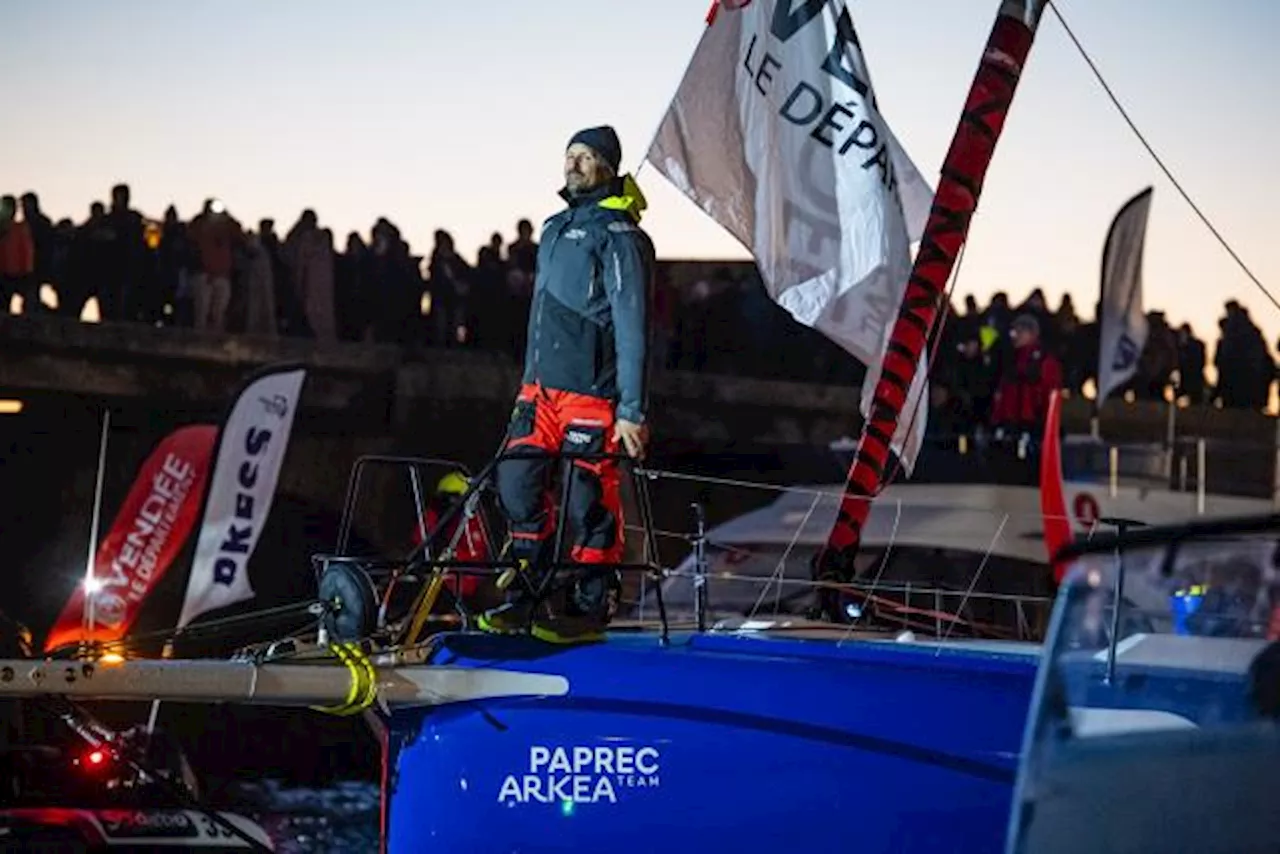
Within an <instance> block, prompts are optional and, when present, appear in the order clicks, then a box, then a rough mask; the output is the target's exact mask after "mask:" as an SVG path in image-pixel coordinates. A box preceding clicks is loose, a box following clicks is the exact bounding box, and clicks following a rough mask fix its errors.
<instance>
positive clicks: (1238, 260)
mask: <svg viewBox="0 0 1280 854" xmlns="http://www.w3.org/2000/svg"><path fill="white" fill-rule="evenodd" d="M1047 5H1048V6H1049V8H1050V9H1052V10H1053V16H1054V17H1055V18H1057V19H1058V23H1060V24H1062V29H1063V30H1064V31H1065V32H1066V34H1067V37H1068V38H1069V39H1071V43H1072V44H1074V45H1075V48H1076V50H1077V51H1079V53H1080V56H1081V58H1083V59H1084V61H1085V63H1087V64H1088V66H1089V70H1091V71H1092V72H1093V76H1094V77H1095V78H1096V79H1097V81H1098V85H1100V86H1101V87H1102V90H1103V91H1104V92H1106V93H1107V97H1108V98H1110V99H1111V103H1112V104H1113V105H1114V106H1115V108H1116V110H1117V111H1118V112H1119V113H1120V117H1121V118H1123V119H1124V120H1125V123H1126V124H1128V125H1129V129H1130V130H1132V131H1133V133H1134V136H1136V137H1137V138H1138V142H1140V143H1142V147H1143V148H1145V149H1146V150H1147V154H1150V155H1151V159H1152V160H1154V161H1155V163H1156V166H1158V167H1160V171H1161V172H1163V173H1164V176H1165V177H1166V178H1168V179H1169V183H1171V184H1173V188H1174V189H1175V190H1177V191H1178V194H1179V195H1181V196H1182V198H1183V200H1184V201H1185V202H1186V203H1187V204H1188V205H1190V206H1191V210H1193V211H1195V214H1196V216H1197V217H1199V218H1200V221H1201V222H1202V223H1204V225H1205V228H1207V229H1209V232H1210V233H1211V234H1212V235H1213V236H1214V237H1216V238H1217V239H1218V242H1219V243H1221V244H1222V248H1223V249H1225V250H1227V254H1228V255H1230V256H1231V259H1232V260H1233V261H1235V262H1236V264H1237V265H1238V266H1239V267H1240V269H1241V270H1243V271H1244V274H1245V275H1246V276H1248V277H1249V280H1250V281H1251V282H1253V283H1254V284H1255V285H1257V287H1258V290H1260V291H1262V293H1263V295H1264V296H1265V297H1266V298H1267V299H1269V300H1270V301H1271V304H1272V305H1273V306H1275V307H1276V308H1277V309H1280V300H1277V299H1276V297H1275V296H1274V295H1273V294H1272V293H1271V291H1269V290H1267V287H1266V285H1264V284H1262V282H1261V281H1260V280H1259V279H1258V277H1257V276H1255V275H1254V274H1253V271H1252V270H1250V269H1249V267H1248V265H1247V264H1245V263H1244V261H1243V260H1242V259H1241V258H1240V256H1239V255H1237V254H1236V251H1235V250H1234V249H1232V248H1231V244H1229V243H1227V239H1226V238H1225V237H1223V236H1222V234H1221V232H1219V231H1218V229H1217V228H1216V227H1214V224H1213V222H1212V221H1210V219H1209V217H1208V216H1206V215H1205V213H1204V211H1202V210H1200V206H1199V205H1197V204H1196V203H1195V202H1194V201H1192V199H1191V196H1190V195H1189V194H1188V193H1187V191H1186V190H1184V189H1183V188H1182V184H1180V183H1178V179H1177V178H1175V177H1174V176H1173V172H1171V171H1170V170H1169V167H1168V166H1165V165H1164V161H1163V160H1161V159H1160V155H1158V154H1156V152H1155V149H1154V148H1152V147H1151V143H1149V142H1147V138H1146V136H1145V135H1143V133H1142V131H1141V130H1139V129H1138V126H1137V125H1136V124H1135V123H1134V121H1133V119H1132V118H1130V117H1129V112H1128V111H1127V110H1126V109H1125V108H1124V105H1123V104H1121V103H1120V99H1119V98H1118V97H1116V93H1115V92H1114V91H1112V89H1111V86H1109V85H1108V84H1107V81H1106V78H1104V77H1103V76H1102V72H1101V71H1099V70H1098V66H1097V65H1096V64H1094V61H1093V58H1092V57H1091V56H1090V55H1089V52H1088V51H1087V50H1085V49H1084V45H1082V44H1081V43H1080V40H1079V39H1078V38H1076V34H1075V33H1074V32H1073V31H1072V29H1071V27H1070V26H1069V25H1068V24H1067V21H1066V19H1065V18H1063V17H1062V12H1061V11H1060V10H1059V9H1058V4H1057V3H1055V2H1054V0H1048V2H1047Z"/></svg>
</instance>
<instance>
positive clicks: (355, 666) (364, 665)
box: [311, 641, 378, 717]
mask: <svg viewBox="0 0 1280 854" xmlns="http://www.w3.org/2000/svg"><path fill="white" fill-rule="evenodd" d="M328 648H329V651H330V652H332V653H333V654H334V655H335V656H336V657H337V659H338V661H340V662H342V663H343V664H344V665H346V668H347V670H348V671H349V672H350V674H351V686H350V687H349V688H348V689H347V698H346V699H345V700H344V701H343V702H341V703H339V704H338V705H336V706H312V707H311V708H312V709H314V710H315V711H317V712H324V713H325V714H327V715H339V716H342V717H346V716H349V715H358V714H360V712H363V711H364V710H365V709H367V708H369V707H370V706H372V705H373V704H374V702H376V701H377V699H378V669H377V668H376V667H374V666H373V662H372V661H370V660H369V656H367V655H365V654H364V650H363V649H361V648H360V644H359V643H358V642H356V641H345V642H343V643H331V644H329V645H328Z"/></svg>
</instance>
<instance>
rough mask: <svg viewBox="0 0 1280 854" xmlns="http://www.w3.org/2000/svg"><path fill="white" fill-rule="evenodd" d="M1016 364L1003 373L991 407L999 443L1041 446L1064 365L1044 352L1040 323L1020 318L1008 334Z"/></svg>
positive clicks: (1024, 317)
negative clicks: (1025, 441) (1052, 394)
mask: <svg viewBox="0 0 1280 854" xmlns="http://www.w3.org/2000/svg"><path fill="white" fill-rule="evenodd" d="M1009 332H1010V335H1011V336H1012V338H1013V358H1012V361H1013V363H1012V364H1011V365H1009V366H1008V367H1007V368H1006V370H1005V371H1004V376H1003V378H1002V379H1001V380H1000V385H999V386H998V387H997V388H996V394H995V398H994V400H993V401H992V406H991V427H992V429H993V431H994V432H995V436H996V440H997V441H1000V440H1002V439H1015V440H1016V439H1019V438H1020V437H1022V436H1024V435H1025V436H1026V437H1027V438H1028V439H1029V440H1030V441H1031V443H1033V444H1034V443H1035V442H1038V441H1039V439H1040V435H1041V434H1042V433H1043V432H1044V422H1045V417H1046V416H1047V415H1048V412H1049V393H1050V392H1052V391H1053V390H1054V389H1058V388H1062V363H1061V362H1059V361H1058V358H1057V357H1056V356H1054V355H1053V354H1052V353H1050V352H1049V351H1048V350H1047V349H1045V346H1044V342H1043V341H1042V340H1041V338H1040V322H1039V321H1038V320H1036V319H1035V318H1034V317H1033V316H1031V315H1029V314H1021V315H1018V317H1017V318H1016V319H1015V320H1014V321H1013V326H1012V327H1011V328H1010V330H1009Z"/></svg>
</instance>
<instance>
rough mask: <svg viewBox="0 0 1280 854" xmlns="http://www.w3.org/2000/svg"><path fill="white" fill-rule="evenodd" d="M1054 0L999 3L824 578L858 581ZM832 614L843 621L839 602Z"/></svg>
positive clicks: (820, 564)
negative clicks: (893, 447)
mask: <svg viewBox="0 0 1280 854" xmlns="http://www.w3.org/2000/svg"><path fill="white" fill-rule="evenodd" d="M1045 2H1046V0H1000V7H999V12H998V14H997V15H996V20H995V23H994V25H993V26H992V28H991V34H990V35H989V36H988V38H987V44H986V47H985V48H984V49H983V52H982V60H981V62H980V63H979V65H978V70H977V72H976V74H975V75H974V79H973V83H972V85H971V87H970V89H969V95H968V98H967V99H966V101H965V106H964V110H963V112H962V113H961V115H960V121H959V124H958V126H957V128H956V131H955V134H954V136H953V138H952V140H951V148H950V149H949V150H948V151H947V156H946V159H945V161H944V162H943V166H942V170H941V176H940V180H939V182H938V189H937V192H936V193H935V194H934V200H933V208H932V210H931V211H930V212H929V221H928V225H927V226H926V227H925V232H924V236H923V237H922V238H921V241H920V249H919V251H918V252H917V253H916V258H915V263H914V264H913V266H912V270H911V277H910V279H909V280H908V282H907V289H906V293H905V294H904V295H903V299H902V303H901V305H900V307H899V309H898V317H897V320H896V322H895V323H894V327H893V336H892V339H891V341H890V344H889V347H888V350H887V352H886V354H885V358H884V363H883V367H882V371H883V372H882V374H881V377H880V380H879V382H878V383H877V384H876V387H875V397H874V399H873V401H872V403H871V408H870V412H869V413H868V417H867V418H866V420H865V421H864V422H863V426H862V436H861V439H860V440H859V442H858V449H857V452H856V454H855V456H854V461H853V465H852V467H851V468H850V469H849V476H848V480H847V483H846V485H845V494H844V497H843V499H842V500H841V505H840V511H839V513H838V514H837V517H836V522H835V525H834V526H833V527H832V529H831V533H830V535H829V536H828V538H827V543H826V545H825V547H824V548H823V549H822V552H821V553H820V554H819V555H818V559H817V564H816V566H815V569H816V571H817V575H818V577H819V578H820V579H823V580H831V581H848V580H849V579H851V578H852V577H853V572H854V558H855V557H856V555H857V551H858V545H859V542H860V538H861V531H862V525H863V523H865V522H866V519H867V514H868V513H869V512H870V508H871V499H872V497H873V496H875V495H876V493H877V492H878V491H879V488H880V485H881V482H882V480H883V478H884V473H885V472H886V470H887V468H888V464H889V450H890V447H889V446H890V442H891V440H892V437H893V435H894V433H895V432H896V430H897V426H898V419H899V416H900V415H901V413H902V409H903V407H904V406H905V404H906V403H907V397H908V392H909V390H910V389H911V385H912V381H913V380H914V378H915V373H916V368H917V365H918V364H919V361H920V356H921V354H922V352H923V350H924V347H925V346H926V345H927V343H928V341H929V339H930V337H931V334H932V332H933V329H934V326H935V325H936V321H937V319H938V314H939V307H940V306H941V305H942V304H943V302H944V301H945V295H944V289H945V287H946V283H947V281H948V279H949V278H950V277H951V272H952V270H953V269H954V268H955V263H956V256H957V254H958V253H959V251H960V248H961V247H962V246H963V245H964V241H965V238H966V237H967V235H968V232H969V223H970V220H971V218H972V216H973V213H974V211H975V210H976V208H977V206H978V198H979V196H980V195H981V193H982V183H983V180H984V178H985V177H986V172H987V167H988V166H989V165H990V163H991V158H992V156H993V155H994V153H995V146H996V142H997V141H998V140H999V138H1000V133H1001V131H1002V130H1003V128H1004V123H1005V119H1006V117H1007V116H1008V113H1009V106H1010V104H1012V102H1013V96H1014V93H1015V91H1016V90H1017V86H1018V81H1019V79H1020V78H1021V76H1022V70H1023V67H1024V65H1025V63H1026V58H1027V54H1028V53H1029V52H1030V50H1031V44H1032V42H1033V41H1034V40H1035V34H1036V29H1037V28H1038V27H1039V24H1040V18H1041V14H1042V13H1043V12H1044V6H1045ZM823 599H824V600H825V601H824V602H823V610H824V611H825V612H826V613H827V615H828V617H829V618H831V619H835V620H842V617H841V616H840V609H839V608H838V606H837V603H836V601H835V597H834V596H830V595H827V596H824V597H823Z"/></svg>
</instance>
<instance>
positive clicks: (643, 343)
mask: <svg viewBox="0 0 1280 854" xmlns="http://www.w3.org/2000/svg"><path fill="white" fill-rule="evenodd" d="M621 161H622V144H621V143H620V142H619V140H618V135H617V133H616V132H615V131H614V129H613V128H611V127H608V126H607V125H606V126H600V127H590V128H586V129H585V130H581V131H579V132H578V133H576V134H574V135H573V136H572V137H571V138H570V139H569V142H568V145H567V146H566V148H565V153H564V179H565V183H564V187H563V188H562V189H561V190H560V196H561V198H563V199H564V201H565V203H566V207H565V208H564V209H563V210H561V211H559V212H557V213H555V214H553V215H552V216H551V217H550V218H549V219H547V221H546V222H545V223H543V225H542V233H541V238H540V243H539V246H538V255H537V265H536V271H535V276H534V286H533V301H532V305H531V308H530V311H529V324H528V339H527V340H528V345H527V347H526V349H525V361H524V374H523V377H522V380H521V386H520V390H519V392H518V394H517V396H516V402H515V407H514V409H513V411H512V416H511V420H510V423H509V426H508V434H507V440H506V445H505V450H506V454H507V456H506V458H504V459H503V460H502V461H501V462H500V463H499V464H498V467H497V471H496V482H497V491H498V497H499V502H500V504H501V506H502V509H503V512H504V513H505V514H506V516H507V517H508V520H509V522H510V528H511V537H512V554H511V557H512V558H513V559H515V560H516V561H520V562H525V563H526V564H527V565H528V567H529V568H530V569H531V570H532V572H533V573H534V574H535V577H538V576H539V574H540V573H541V572H543V571H544V569H545V566H546V564H547V563H548V562H549V561H550V559H551V555H550V554H549V552H550V551H551V548H550V545H551V544H552V543H553V542H554V540H553V539H552V534H553V528H554V524H555V523H554V521H553V512H554V507H555V505H556V502H557V500H558V499H557V497H556V496H558V494H559V493H558V492H552V491H550V490H549V488H548V486H549V484H548V476H549V475H550V474H551V473H552V472H554V471H559V470H560V469H561V466H559V465H556V457H555V455H556V454H558V453H561V452H574V453H579V454H588V455H589V454H618V453H620V452H625V453H626V454H628V455H630V456H631V457H633V458H640V457H642V456H643V455H644V452H645V445H646V444H647V441H648V412H647V404H648V386H649V377H648V364H649V338H650V314H649V304H650V299H651V294H652V291H653V279H654V266H655V257H654V249H653V244H652V242H651V240H650V239H649V236H648V235H647V234H646V233H645V232H644V231H643V230H642V229H641V228H640V216H641V212H642V211H643V210H644V208H645V199H644V195H643V194H642V193H641V192H640V188H639V187H638V186H637V185H636V183H635V180H634V179H633V178H631V176H629V175H622V174H621V172H620V167H621ZM572 478H573V483H572V485H571V488H570V492H569V506H568V507H567V509H566V515H567V518H566V519H565V520H563V521H564V522H565V524H568V525H569V531H566V533H572V537H573V539H572V540H566V542H570V543H571V544H572V545H571V551H570V553H569V554H568V555H564V556H561V560H565V559H568V560H570V561H572V562H574V563H576V564H582V565H584V566H587V567H590V566H592V565H600V564H615V563H620V562H621V559H622V551H623V518H622V501H621V481H620V476H619V471H618V465H617V460H616V458H614V459H599V458H597V459H589V458H588V459H575V460H574V461H573V463H572ZM618 588H619V584H618V577H617V573H616V571H608V570H596V571H591V570H589V569H588V570H585V571H580V572H578V573H576V580H575V582H574V583H573V585H572V586H571V588H570V590H569V591H568V592H567V593H566V594H565V595H564V596H559V597H552V599H551V601H548V602H547V603H545V604H544V606H543V607H540V608H539V609H538V613H534V609H533V607H532V605H531V603H530V602H529V601H528V599H527V598H526V597H524V596H523V595H521V594H520V593H519V592H516V593H513V595H512V597H511V598H510V600H509V601H508V602H506V603H504V604H503V605H502V606H500V607H499V608H496V609H493V610H491V611H490V612H487V613H486V614H485V615H484V616H483V617H482V618H481V620H480V621H479V625H480V627H481V628H482V629H486V630H488V631H494V632H511V631H523V630H524V629H525V628H526V627H529V626H530V625H532V630H533V632H534V634H535V635H537V636H539V637H542V638H544V639H545V640H550V641H557V640H574V639H580V638H585V637H587V636H591V635H595V634H598V633H599V632H600V631H602V630H603V628H604V626H605V625H606V624H607V623H608V621H609V619H610V617H611V616H612V611H613V610H614V609H615V608H616V593H617V590H618Z"/></svg>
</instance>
